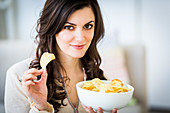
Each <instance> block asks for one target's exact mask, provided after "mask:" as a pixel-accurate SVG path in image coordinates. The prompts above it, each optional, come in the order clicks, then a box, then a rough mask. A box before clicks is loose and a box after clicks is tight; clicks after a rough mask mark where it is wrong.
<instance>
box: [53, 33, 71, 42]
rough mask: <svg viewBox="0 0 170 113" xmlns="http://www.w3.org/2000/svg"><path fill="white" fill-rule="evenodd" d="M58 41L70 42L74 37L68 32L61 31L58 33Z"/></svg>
mask: <svg viewBox="0 0 170 113" xmlns="http://www.w3.org/2000/svg"><path fill="white" fill-rule="evenodd" d="M56 40H57V43H69V42H71V41H72V40H73V37H72V35H71V34H69V33H66V32H61V33H59V34H58V35H56Z"/></svg>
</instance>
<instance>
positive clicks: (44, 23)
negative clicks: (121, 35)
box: [29, 0, 105, 112]
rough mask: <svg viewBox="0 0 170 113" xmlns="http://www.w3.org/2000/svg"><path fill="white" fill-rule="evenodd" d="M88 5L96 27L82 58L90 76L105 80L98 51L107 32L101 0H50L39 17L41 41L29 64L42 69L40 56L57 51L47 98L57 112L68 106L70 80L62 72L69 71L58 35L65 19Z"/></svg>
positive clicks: (49, 67) (49, 65)
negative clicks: (65, 67)
mask: <svg viewBox="0 0 170 113" xmlns="http://www.w3.org/2000/svg"><path fill="white" fill-rule="evenodd" d="M84 7H91V8H92V10H93V13H94V15H95V31H94V37H93V40H92V42H91V45H90V46H89V48H88V50H87V51H86V53H85V55H84V56H83V57H82V58H81V62H82V65H83V68H84V70H85V73H86V75H87V80H91V79H93V78H96V77H97V78H100V79H103V80H104V79H105V77H104V76H103V71H102V70H101V69H100V68H99V66H100V64H101V58H100V55H99V53H98V51H97V43H98V42H99V41H100V40H101V39H102V38H103V36H104V24H103V19H102V15H101V11H100V8H99V5H98V2H97V0H47V1H46V3H45V6H44V8H43V10H42V12H41V15H40V18H39V19H38V21H37V27H36V30H37V33H38V34H37V36H36V38H35V39H36V41H37V43H38V44H37V49H36V58H35V59H34V60H32V62H31V63H30V67H29V68H37V69H41V67H40V58H41V55H42V54H43V53H44V52H49V53H53V54H54V55H55V56H56V59H55V60H53V61H52V62H50V63H49V64H48V66H47V72H48V78H47V88H48V97H47V101H48V102H49V103H50V104H52V105H53V106H54V109H55V112H58V111H59V110H60V107H61V106H62V105H63V106H65V104H64V103H63V101H64V99H65V98H66V97H67V95H66V92H65V90H64V86H63V84H64V83H65V82H66V81H67V80H69V78H68V77H67V76H66V77H65V78H63V77H62V76H61V74H60V71H61V70H62V71H64V72H65V73H66V71H65V70H64V67H63V66H62V64H61V62H60V59H59V53H58V51H57V49H56V47H57V45H56V44H57V43H56V38H55V35H56V34H57V33H59V32H60V31H61V30H62V29H63V27H64V25H65V22H66V21H67V19H68V18H69V17H70V15H71V14H72V13H73V12H75V11H76V10H79V9H82V8H84ZM87 16H88V15H87ZM80 18H81V17H80Z"/></svg>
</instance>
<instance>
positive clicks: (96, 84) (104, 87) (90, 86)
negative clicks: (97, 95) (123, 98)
mask: <svg viewBox="0 0 170 113" xmlns="http://www.w3.org/2000/svg"><path fill="white" fill-rule="evenodd" d="M82 88H83V89H86V90H91V91H96V92H104V93H122V92H128V91H131V89H129V88H128V87H126V86H125V85H124V84H123V83H122V81H120V80H119V79H113V80H112V81H111V82H110V83H109V84H106V83H103V82H102V81H101V80H100V79H99V78H95V79H93V80H91V81H86V82H85V83H84V84H83V86H82Z"/></svg>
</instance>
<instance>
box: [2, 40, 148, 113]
mask: <svg viewBox="0 0 170 113" xmlns="http://www.w3.org/2000/svg"><path fill="white" fill-rule="evenodd" d="M0 48H1V49H0V77H1V79H0V113H5V110H4V91H5V78H6V71H7V69H8V68H9V67H10V66H11V65H13V64H14V63H16V62H18V61H21V60H23V59H26V58H28V57H30V56H31V55H33V54H34V53H35V45H34V44H33V42H31V41H0ZM119 48H121V49H122V50H123V51H124V53H125V59H126V66H127V70H128V74H129V79H130V81H129V83H130V84H131V85H132V86H134V88H135V91H134V95H133V98H134V99H135V100H137V101H136V103H135V104H133V105H129V106H127V107H125V108H123V109H121V110H118V113H147V96H146V87H147V86H146V85H147V84H146V75H145V71H146V70H145V49H144V47H143V46H141V45H131V46H129V45H128V46H120V47H119ZM111 51H112V50H110V52H107V53H105V52H104V51H103V53H102V54H105V55H104V56H107V55H108V57H109V56H111V55H110V54H112V52H111ZM110 59H112V58H111V57H110ZM105 68H107V67H105Z"/></svg>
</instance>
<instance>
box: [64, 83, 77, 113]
mask: <svg viewBox="0 0 170 113" xmlns="http://www.w3.org/2000/svg"><path fill="white" fill-rule="evenodd" d="M63 86H64V90H65V92H66V95H67V100H68V103H69V104H70V106H71V107H72V108H73V110H74V113H78V107H79V98H78V99H77V104H76V107H74V105H73V104H72V103H71V101H70V98H69V95H68V92H67V89H66V86H65V83H63Z"/></svg>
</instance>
